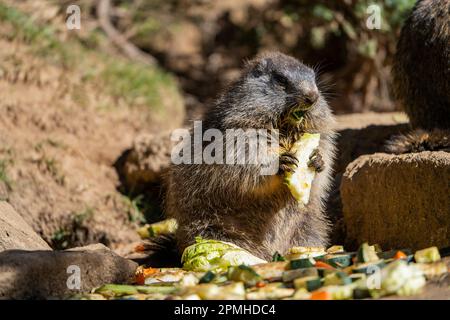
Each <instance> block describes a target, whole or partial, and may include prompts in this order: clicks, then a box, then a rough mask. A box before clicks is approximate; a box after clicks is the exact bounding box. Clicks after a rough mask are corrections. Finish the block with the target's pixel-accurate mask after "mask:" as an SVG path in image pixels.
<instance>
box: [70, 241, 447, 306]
mask: <svg viewBox="0 0 450 320" xmlns="http://www.w3.org/2000/svg"><path fill="white" fill-rule="evenodd" d="M182 262H183V268H144V267H139V268H138V270H137V272H136V278H135V285H116V284H108V285H104V286H101V287H99V288H96V289H94V290H93V291H92V293H90V294H84V295H81V296H77V297H74V298H76V299H133V300H147V299H180V300H181V299H194V300H199V299H203V300H210V299H233V300H235V299H248V300H254V299H257V300H260V299H289V300H296V299H299V300H343V299H366V298H380V297H383V296H388V295H399V296H409V295H415V294H418V293H420V292H421V291H422V289H423V288H424V286H425V284H426V281H427V280H429V279H435V278H440V277H443V276H447V275H448V272H449V270H448V266H447V264H446V263H445V262H444V261H442V260H441V255H440V252H439V250H438V249H437V248H436V247H431V248H427V249H423V250H419V251H416V252H415V253H412V252H411V250H408V249H403V250H393V251H382V250H381V248H380V247H379V246H378V245H372V246H371V245H368V244H367V243H363V244H362V245H361V246H360V247H359V249H358V250H357V251H356V252H346V251H345V249H344V248H343V247H342V246H332V247H330V248H328V249H325V248H315V247H294V248H291V249H290V250H289V251H288V252H286V253H285V254H283V255H281V254H279V253H278V252H277V253H275V254H274V255H273V261H272V262H266V261H263V260H261V259H259V258H257V257H254V256H252V255H251V254H250V253H249V252H247V251H245V250H243V249H241V248H239V247H237V246H235V245H233V244H230V243H226V242H221V241H215V240H205V239H201V238H198V239H197V242H196V243H195V244H194V245H192V246H190V247H188V248H186V250H185V251H184V254H183V258H182Z"/></svg>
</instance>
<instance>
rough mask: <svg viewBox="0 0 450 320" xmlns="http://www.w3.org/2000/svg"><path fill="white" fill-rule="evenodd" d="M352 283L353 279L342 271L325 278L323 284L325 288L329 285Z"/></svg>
mask: <svg viewBox="0 0 450 320" xmlns="http://www.w3.org/2000/svg"><path fill="white" fill-rule="evenodd" d="M350 283H352V279H351V278H350V277H349V276H348V275H347V274H346V273H345V272H342V271H338V272H335V273H331V274H328V275H327V276H325V278H324V282H323V284H324V285H325V286H329V285H346V284H350Z"/></svg>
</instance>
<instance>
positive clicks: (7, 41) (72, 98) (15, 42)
mask: <svg viewBox="0 0 450 320" xmlns="http://www.w3.org/2000/svg"><path fill="white" fill-rule="evenodd" d="M3 9H4V8H3ZM41 12H43V11H41ZM13 18H14V19H15V17H12V18H11V19H13ZM0 20H1V19H0ZM16 29H17V28H15V27H14V26H11V23H7V22H4V21H2V22H1V23H0V47H1V48H2V50H0V92H1V99H0V198H2V199H6V200H7V201H8V202H9V203H10V204H12V205H13V207H14V208H15V209H16V210H17V211H18V212H19V213H20V214H21V215H22V216H23V218H24V219H25V220H26V221H27V222H28V223H29V224H30V225H31V226H32V227H33V229H34V230H36V231H37V232H38V233H39V234H40V235H41V236H42V237H43V238H44V240H45V241H47V242H48V243H49V244H51V246H52V247H53V248H57V249H64V248H67V247H73V246H78V245H85V244H89V243H97V242H101V243H104V244H106V245H108V246H110V247H112V248H116V247H117V246H118V245H119V244H120V243H129V242H132V241H134V240H138V235H137V234H136V232H135V229H136V226H137V223H138V221H139V218H140V217H139V212H138V210H137V209H136V203H134V202H133V199H131V198H129V197H127V195H126V194H122V193H121V192H119V191H118V190H117V188H118V187H119V179H118V176H117V173H116V170H115V168H114V166H113V165H114V163H115V161H116V160H117V159H118V158H119V157H120V155H121V154H122V153H123V152H124V151H125V150H126V149H127V148H129V147H130V146H131V144H132V139H133V138H134V137H135V136H136V135H137V133H139V132H158V131H159V130H162V129H168V128H174V127H178V126H179V125H180V124H181V122H182V116H181V117H177V116H176V113H177V110H182V109H181V107H182V104H181V102H180V101H181V99H180V98H179V96H178V94H172V92H170V91H168V92H166V95H163V96H165V97H166V98H165V99H166V100H165V101H162V102H161V104H162V105H163V107H167V108H166V109H165V110H170V112H171V113H175V115H174V114H171V117H172V118H173V119H172V121H170V122H169V121H167V119H166V118H165V114H164V112H162V115H161V112H160V111H157V110H156V109H155V108H152V106H148V105H147V104H141V105H136V103H130V102H129V101H127V100H126V99H123V98H122V97H117V96H115V95H113V94H111V92H110V91H109V90H108V87H107V85H105V84H104V83H102V82H99V81H97V79H96V78H95V77H94V79H93V80H92V79H89V78H88V77H87V76H86V75H87V74H88V72H89V71H91V70H87V69H83V66H74V65H71V64H70V60H69V63H68V65H67V63H65V64H61V63H59V62H55V61H54V60H57V59H58V57H57V56H56V55H55V56H52V55H51V54H46V55H41V54H39V50H40V49H43V48H42V47H41V46H40V44H39V43H37V44H36V43H35V42H34V41H33V40H27V38H26V36H27V34H25V36H24V38H25V40H26V41H25V40H24V39H22V37H19V36H15V35H16V32H17V30H16ZM30 30H32V29H30ZM26 32H28V31H27V30H25V33H26ZM12 35H13V36H12ZM44 39H46V38H44ZM37 41H40V40H39V39H38V40H37ZM44 49H45V48H44ZM37 52H38V53H37ZM82 59H83V63H84V64H86V65H101V64H102V63H103V61H101V59H99V58H98V57H97V56H95V55H90V54H89V53H87V54H85V55H84V56H83V57H82ZM84 60H87V61H84ZM164 89H165V88H162V90H164ZM171 89H172V88H168V89H167V90H171ZM177 108H178V109H177ZM155 110H156V111H155Z"/></svg>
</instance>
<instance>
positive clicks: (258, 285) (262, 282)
mask: <svg viewBox="0 0 450 320" xmlns="http://www.w3.org/2000/svg"><path fill="white" fill-rule="evenodd" d="M265 286H266V283H265V282H264V281H258V282H257V283H256V287H257V288H264V287H265Z"/></svg>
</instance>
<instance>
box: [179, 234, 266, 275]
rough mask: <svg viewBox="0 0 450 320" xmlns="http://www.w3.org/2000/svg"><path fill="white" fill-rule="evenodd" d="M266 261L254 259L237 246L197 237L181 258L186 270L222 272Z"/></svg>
mask: <svg viewBox="0 0 450 320" xmlns="http://www.w3.org/2000/svg"><path fill="white" fill-rule="evenodd" d="M265 262H266V261H264V260H262V259H260V258H258V257H255V256H254V255H252V254H250V253H249V252H248V251H246V250H244V249H242V248H239V247H238V246H236V245H234V244H232V243H229V242H223V241H218V240H207V239H202V238H201V237H197V238H196V239H195V244H193V245H191V246H189V247H187V248H186V249H185V250H184V252H183V255H182V257H181V263H182V264H183V268H184V269H186V270H192V271H199V272H206V271H210V270H211V271H216V272H223V271H226V270H227V269H228V267H229V266H239V265H242V264H243V265H253V264H258V263H265Z"/></svg>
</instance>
